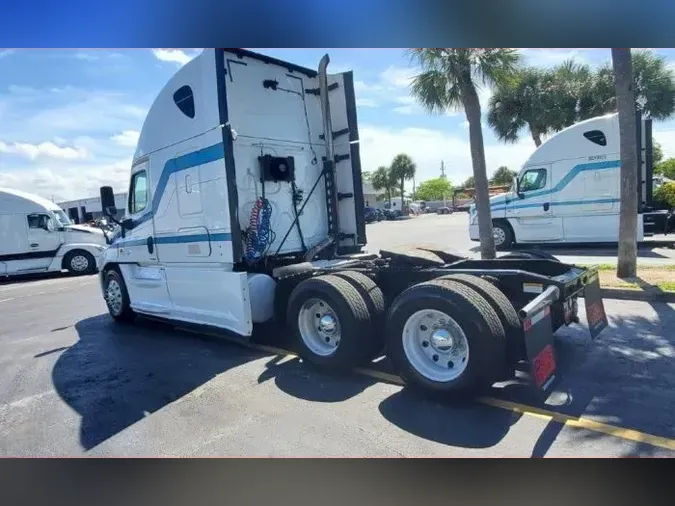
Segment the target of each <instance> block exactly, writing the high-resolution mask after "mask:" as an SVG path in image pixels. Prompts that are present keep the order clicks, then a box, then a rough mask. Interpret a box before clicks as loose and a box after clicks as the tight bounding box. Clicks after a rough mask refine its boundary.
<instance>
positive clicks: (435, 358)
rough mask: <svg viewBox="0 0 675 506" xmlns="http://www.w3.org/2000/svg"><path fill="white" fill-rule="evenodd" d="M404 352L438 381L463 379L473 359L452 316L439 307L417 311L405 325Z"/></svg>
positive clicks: (417, 368)
mask: <svg viewBox="0 0 675 506" xmlns="http://www.w3.org/2000/svg"><path fill="white" fill-rule="evenodd" d="M401 337H402V344H403V351H404V352H405V355H406V358H407V359H408V362H409V363H410V365H411V366H412V367H413V368H414V369H415V370H416V371H417V372H418V373H419V374H421V375H422V376H424V377H426V378H427V379H429V380H431V381H435V382H438V383H447V382H451V381H454V380H456V379H457V378H459V377H460V376H461V375H462V374H463V373H464V371H465V370H466V366H467V363H468V361H469V342H468V340H467V337H466V335H465V334H464V331H463V329H462V328H461V327H460V325H459V324H458V323H457V322H456V321H455V320H454V319H453V318H451V317H450V316H448V315H447V314H446V313H444V312H442V311H438V310H436V309H426V310H420V311H416V312H415V313H413V314H412V315H410V317H408V319H407V320H406V322H405V325H404V326H403V335H402V336H401Z"/></svg>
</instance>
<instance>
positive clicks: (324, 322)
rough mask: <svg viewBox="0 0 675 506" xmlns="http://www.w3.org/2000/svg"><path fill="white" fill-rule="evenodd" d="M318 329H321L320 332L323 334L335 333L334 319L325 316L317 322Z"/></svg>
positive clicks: (335, 324) (327, 315)
mask: <svg viewBox="0 0 675 506" xmlns="http://www.w3.org/2000/svg"><path fill="white" fill-rule="evenodd" d="M319 327H321V330H322V331H323V332H328V333H331V334H332V333H333V332H335V330H336V328H337V322H336V321H335V318H333V316H331V315H329V314H325V315H323V316H322V317H321V319H320V320H319Z"/></svg>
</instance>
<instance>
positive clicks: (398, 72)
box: [380, 65, 420, 88]
mask: <svg viewBox="0 0 675 506" xmlns="http://www.w3.org/2000/svg"><path fill="white" fill-rule="evenodd" d="M419 73H420V69H419V68H413V67H395V66H393V65H392V66H389V67H387V68H386V69H385V70H384V71H383V72H382V73H381V74H380V80H381V81H382V82H383V83H384V84H385V85H388V86H390V87H394V88H408V87H409V86H410V82H411V81H412V78H413V77H415V76H416V75H417V74H419Z"/></svg>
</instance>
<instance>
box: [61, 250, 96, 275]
mask: <svg viewBox="0 0 675 506" xmlns="http://www.w3.org/2000/svg"><path fill="white" fill-rule="evenodd" d="M63 264H64V266H65V268H66V269H68V272H70V273H71V274H75V275H84V274H94V273H95V272H96V260H95V259H94V256H93V255H92V254H91V253H89V252H88V251H84V250H74V251H70V252H69V253H68V254H66V256H65V257H64V258H63Z"/></svg>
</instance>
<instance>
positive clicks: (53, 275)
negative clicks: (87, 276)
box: [0, 271, 75, 286]
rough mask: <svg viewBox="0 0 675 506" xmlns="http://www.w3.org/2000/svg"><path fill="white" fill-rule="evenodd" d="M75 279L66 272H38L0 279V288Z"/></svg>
mask: <svg viewBox="0 0 675 506" xmlns="http://www.w3.org/2000/svg"><path fill="white" fill-rule="evenodd" d="M72 277H75V276H73V275H72V274H70V273H69V272H68V271H61V272H40V273H37V274H20V275H16V276H12V277H11V278H0V286H8V285H17V284H21V283H29V282H31V281H44V280H48V279H60V278H72Z"/></svg>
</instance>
